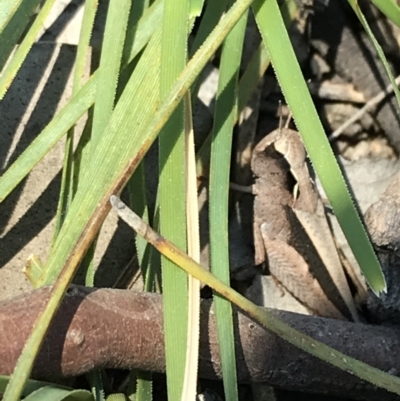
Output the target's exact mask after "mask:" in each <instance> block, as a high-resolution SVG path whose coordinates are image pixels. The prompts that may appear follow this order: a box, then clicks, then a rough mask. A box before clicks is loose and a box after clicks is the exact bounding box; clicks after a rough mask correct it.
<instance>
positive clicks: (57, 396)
mask: <svg viewBox="0 0 400 401" xmlns="http://www.w3.org/2000/svg"><path fill="white" fill-rule="evenodd" d="M24 401H95V400H94V398H93V395H92V393H91V392H90V391H86V390H64V389H61V388H57V387H52V386H46V387H42V388H40V389H38V390H36V391H34V392H32V393H31V394H29V395H28V396H27V397H25V398H24Z"/></svg>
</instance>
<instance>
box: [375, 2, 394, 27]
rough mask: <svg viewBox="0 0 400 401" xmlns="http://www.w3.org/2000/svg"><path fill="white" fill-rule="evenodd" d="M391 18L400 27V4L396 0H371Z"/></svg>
mask: <svg viewBox="0 0 400 401" xmlns="http://www.w3.org/2000/svg"><path fill="white" fill-rule="evenodd" d="M371 1H372V2H373V3H374V4H375V5H376V6H377V7H378V8H379V9H380V10H381V11H382V12H383V14H385V15H386V17H388V18H389V19H390V20H392V21H393V22H394V23H395V24H396V25H397V26H398V27H400V6H399V4H396V1H395V0H371Z"/></svg>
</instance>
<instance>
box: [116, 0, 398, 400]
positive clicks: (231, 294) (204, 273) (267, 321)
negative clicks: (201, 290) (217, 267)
mask: <svg viewBox="0 0 400 401" xmlns="http://www.w3.org/2000/svg"><path fill="white" fill-rule="evenodd" d="M268 1H269V0H268ZM110 202H111V204H112V205H113V207H114V209H115V210H116V211H117V213H118V214H119V216H120V217H121V218H122V219H123V220H124V221H125V222H126V223H127V224H128V225H129V226H130V227H132V228H133V229H134V230H135V231H136V232H137V233H138V234H139V235H142V236H143V237H144V238H146V240H147V241H149V243H151V244H152V245H153V246H154V247H155V248H156V249H157V250H158V251H159V252H160V253H162V254H163V255H164V256H165V257H167V258H170V259H171V260H172V261H174V262H175V264H176V265H177V266H179V267H180V268H181V269H183V270H184V271H186V272H187V273H188V274H191V275H192V276H193V277H196V278H197V279H198V280H200V281H201V282H203V283H204V284H206V285H208V286H209V287H210V288H212V289H213V290H214V291H216V292H218V293H219V294H220V295H221V296H223V297H224V298H226V299H228V300H229V301H231V302H233V303H234V304H235V305H237V306H238V307H239V308H240V309H242V310H243V311H244V312H245V313H247V314H248V315H249V316H251V317H253V318H254V319H255V320H257V321H258V322H260V323H261V324H262V325H263V326H264V327H265V328H267V329H268V330H271V331H272V332H273V333H275V334H277V335H278V336H279V337H281V338H283V339H284V340H286V341H288V342H289V343H290V344H293V345H294V346H296V347H298V348H300V349H302V350H303V351H305V352H307V353H309V354H311V355H314V356H316V357H317V358H320V359H322V360H323V361H326V362H328V363H330V364H331V365H333V366H336V367H337V368H339V369H341V370H344V371H346V372H348V373H351V374H354V375H356V376H357V377H359V378H360V379H363V380H366V381H368V382H370V383H372V384H374V385H376V386H378V387H381V388H384V389H386V390H388V391H391V392H393V393H395V394H399V395H400V378H399V377H396V376H392V375H390V374H389V373H386V372H384V371H382V370H379V369H377V368H374V367H372V366H369V365H368V364H366V363H364V362H361V361H358V360H357V359H354V358H352V357H350V356H348V355H346V354H343V353H342V352H339V351H337V350H335V349H333V348H331V347H329V346H328V345H326V344H324V343H322V342H320V341H317V340H315V339H314V338H311V337H309V336H307V335H305V334H304V333H302V332H301V331H299V330H296V329H294V328H292V327H291V326H290V325H288V324H287V323H284V322H282V321H281V320H280V319H279V318H277V317H276V316H274V314H273V313H271V312H270V311H269V310H268V309H265V308H261V307H259V306H257V305H255V304H253V303H252V302H251V301H249V300H248V299H247V298H245V297H244V296H242V295H241V294H239V293H238V292H236V291H235V290H233V289H232V288H230V287H229V286H228V285H226V284H225V283H223V282H222V281H221V280H219V279H218V278H217V277H215V276H214V275H213V274H212V273H210V272H209V271H208V270H207V269H205V268H204V267H202V266H201V265H199V264H198V263H196V262H195V261H194V260H193V259H191V258H190V257H189V256H188V255H186V254H185V253H184V252H182V251H181V250H180V249H179V248H177V247H176V246H175V245H174V244H172V243H171V242H169V241H168V240H167V239H165V238H163V237H161V236H160V235H158V234H157V233H156V232H155V231H153V230H152V229H151V228H150V227H149V226H148V225H147V224H146V223H145V222H143V221H142V220H141V219H140V217H139V216H137V215H136V214H135V213H133V212H132V211H131V210H129V209H128V208H127V207H126V205H124V204H123V202H121V201H120V200H119V199H118V198H117V197H116V196H112V197H111V199H110Z"/></svg>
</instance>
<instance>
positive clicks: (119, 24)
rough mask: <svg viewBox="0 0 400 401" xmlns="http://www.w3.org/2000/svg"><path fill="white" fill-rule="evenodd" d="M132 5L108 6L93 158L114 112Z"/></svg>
mask: <svg viewBox="0 0 400 401" xmlns="http://www.w3.org/2000/svg"><path fill="white" fill-rule="evenodd" d="M130 5H131V1H130V0H111V1H110V3H109V6H108V12H107V20H106V26H105V32H104V39H103V43H102V47H101V56H100V66H99V70H98V78H97V79H98V84H97V85H98V86H97V91H96V101H95V104H94V112H93V125H92V136H91V138H90V148H91V153H92V156H93V157H94V155H95V151H96V147H97V144H98V142H99V140H100V137H101V136H102V134H103V132H104V130H105V128H106V126H107V124H108V122H109V119H110V116H111V113H112V110H113V108H114V100H115V94H116V92H117V82H118V76H119V70H120V65H121V57H122V50H123V46H124V41H125V33H126V28H127V24H128V18H129V10H130Z"/></svg>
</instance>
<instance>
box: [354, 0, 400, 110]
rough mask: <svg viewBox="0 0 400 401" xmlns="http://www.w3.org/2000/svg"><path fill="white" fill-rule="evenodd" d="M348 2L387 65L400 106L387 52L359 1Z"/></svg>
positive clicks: (399, 97)
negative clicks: (374, 32)
mask: <svg viewBox="0 0 400 401" xmlns="http://www.w3.org/2000/svg"><path fill="white" fill-rule="evenodd" d="M348 2H349V3H350V5H351V7H352V8H353V10H354V12H355V13H356V15H357V17H358V19H359V20H360V22H361V24H362V26H363V27H364V29H365V32H367V35H368V37H369V39H370V40H371V42H372V44H373V45H374V47H375V50H376V52H377V53H378V56H379V58H380V60H381V62H382V64H383V66H384V67H385V70H386V73H387V76H388V77H389V79H390V83H391V84H392V86H393V90H394V94H395V95H396V99H397V103H398V104H399V107H400V91H399V89H398V87H397V84H396V81H395V78H394V76H393V74H392V71H391V69H390V66H389V63H388V61H387V59H386V56H385V53H384V52H383V50H382V47H381V46H380V45H379V43H378V41H377V40H376V38H375V36H374V34H373V33H372V31H371V28H370V27H369V25H368V22H367V20H366V19H365V17H364V14H363V13H362V11H361V8H360V6H359V4H358V2H357V1H355V0H348ZM389 2H390V0H389V1H388V3H389Z"/></svg>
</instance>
